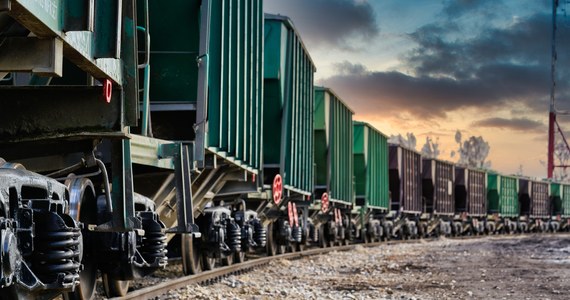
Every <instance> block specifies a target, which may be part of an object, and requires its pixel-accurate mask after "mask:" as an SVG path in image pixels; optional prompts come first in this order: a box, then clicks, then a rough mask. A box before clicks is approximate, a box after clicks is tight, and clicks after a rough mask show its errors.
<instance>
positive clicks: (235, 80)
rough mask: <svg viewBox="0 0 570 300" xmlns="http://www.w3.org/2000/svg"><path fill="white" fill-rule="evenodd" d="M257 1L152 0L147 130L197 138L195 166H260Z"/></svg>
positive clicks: (260, 29)
mask: <svg viewBox="0 0 570 300" xmlns="http://www.w3.org/2000/svg"><path fill="white" fill-rule="evenodd" d="M262 3H263V2H262V1H260V0H254V1H251V0H247V1H245V0H240V1H200V0H171V1H168V4H165V3H163V2H161V1H149V15H150V20H149V23H150V29H149V33H150V36H151V39H150V66H151V68H150V72H149V73H150V78H149V80H150V94H149V97H150V101H151V104H150V108H151V111H152V114H151V115H152V116H151V117H152V118H151V119H152V124H151V126H152V132H153V133H154V136H157V137H160V138H163V139H169V140H184V141H194V145H195V146H194V148H195V153H194V159H195V160H196V161H197V163H198V165H205V164H208V163H211V161H212V160H211V159H208V158H207V157H206V156H208V154H214V155H216V156H218V157H222V158H224V159H225V161H227V162H229V163H231V164H233V165H237V166H240V167H242V168H243V169H246V170H248V171H249V172H252V173H257V172H258V170H259V168H260V166H261V157H262V151H261V143H262V134H261V131H262V129H263V120H262V112H263V105H262V95H263V64H262V62H263V5H262ZM139 17H143V16H142V13H141V12H139ZM143 121H144V120H143Z"/></svg>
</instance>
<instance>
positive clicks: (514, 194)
mask: <svg viewBox="0 0 570 300" xmlns="http://www.w3.org/2000/svg"><path fill="white" fill-rule="evenodd" d="M518 191H519V181H518V178H516V177H513V176H505V175H501V174H497V173H487V201H488V212H489V213H498V214H499V215H500V216H502V217H508V218H511V217H518V216H519V200H518Z"/></svg>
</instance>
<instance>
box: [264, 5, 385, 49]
mask: <svg viewBox="0 0 570 300" xmlns="http://www.w3.org/2000/svg"><path fill="white" fill-rule="evenodd" d="M264 6H265V9H264V10H265V11H266V12H268V13H279V14H281V15H286V16H288V17H290V18H291V19H292V20H293V23H294V24H295V26H296V27H297V29H298V30H299V31H300V32H301V36H302V37H303V39H304V41H306V43H307V44H309V46H316V47H327V46H335V47H339V48H343V49H352V50H354V47H355V45H354V43H353V42H354V41H358V42H365V41H367V40H369V39H370V38H374V37H376V36H378V34H379V28H378V25H377V20H376V15H375V13H374V9H373V8H372V6H371V5H370V3H368V1H362V0H359V1H356V0H266V1H265V2H264Z"/></svg>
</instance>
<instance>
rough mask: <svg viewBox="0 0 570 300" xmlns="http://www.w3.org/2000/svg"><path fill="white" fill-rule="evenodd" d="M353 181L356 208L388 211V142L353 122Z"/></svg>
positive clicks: (363, 124)
mask: <svg viewBox="0 0 570 300" xmlns="http://www.w3.org/2000/svg"><path fill="white" fill-rule="evenodd" d="M354 179H355V185H354V188H355V195H356V204H357V205H366V206H368V207H372V208H380V209H384V210H389V208H390V207H389V206H390V191H389V185H388V139H387V137H386V136H385V135H383V134H382V133H380V132H379V131H378V130H376V129H374V128H373V127H372V126H370V125H369V124H367V123H363V122H354Z"/></svg>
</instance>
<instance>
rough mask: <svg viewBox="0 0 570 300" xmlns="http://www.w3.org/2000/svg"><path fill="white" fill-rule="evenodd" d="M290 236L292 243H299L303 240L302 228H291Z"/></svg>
mask: <svg viewBox="0 0 570 300" xmlns="http://www.w3.org/2000/svg"><path fill="white" fill-rule="evenodd" d="M291 234H292V235H293V241H294V242H297V243H300V242H301V241H302V240H303V228H301V226H295V227H293V230H292V232H291Z"/></svg>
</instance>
